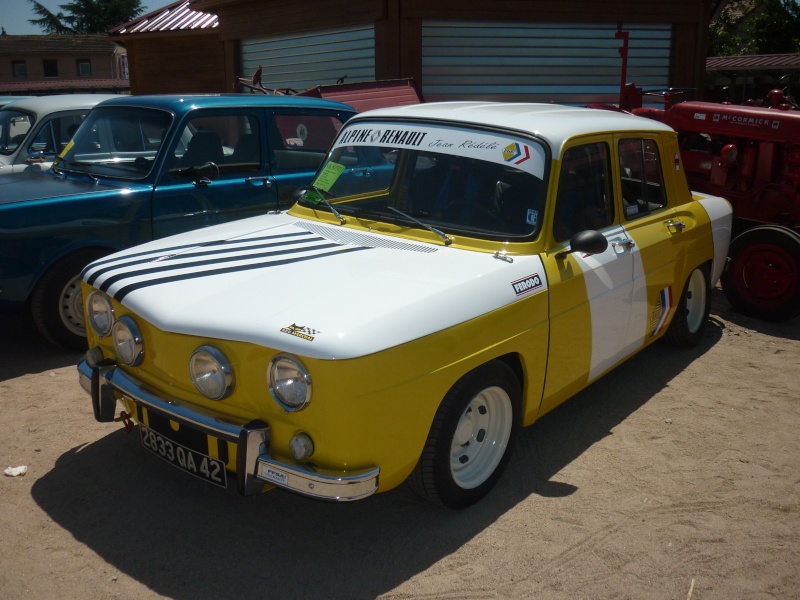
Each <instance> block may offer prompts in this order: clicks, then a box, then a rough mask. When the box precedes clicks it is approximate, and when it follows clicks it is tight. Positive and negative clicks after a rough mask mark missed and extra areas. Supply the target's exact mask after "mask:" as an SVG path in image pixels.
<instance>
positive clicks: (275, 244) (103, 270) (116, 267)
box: [86, 237, 325, 285]
mask: <svg viewBox="0 0 800 600" xmlns="http://www.w3.org/2000/svg"><path fill="white" fill-rule="evenodd" d="M262 239H269V240H272V238H262ZM323 240H325V238H323V237H313V238H304V239H302V240H287V241H283V242H272V241H270V242H268V243H264V244H253V245H250V246H240V247H238V248H224V249H220V248H217V249H216V250H205V251H197V252H185V253H182V254H172V255H166V254H162V256H161V257H156V258H154V257H153V256H152V254H151V253H147V256H146V257H144V258H138V259H134V260H125V261H124V262H115V263H114V264H110V265H108V266H106V267H104V268H100V269H97V271H95V272H94V273H92V275H91V277H89V278H88V279H87V280H86V283H88V284H89V285H94V282H95V281H97V280H98V279H99V278H100V277H102V276H103V275H106V274H107V273H111V272H112V271H116V270H119V269H127V268H129V267H133V266H136V265H146V264H152V263H156V261H158V262H157V264H159V265H163V264H164V260H168V259H171V258H181V259H183V258H196V257H200V256H218V255H220V254H223V253H226V252H241V251H242V250H245V249H246V250H258V249H263V248H280V247H283V246H290V245H292V244H301V243H302V244H308V243H310V242H319V241H323ZM196 247H197V248H204V247H205V246H196ZM305 247H308V246H305ZM314 247H315V246H311V247H310V248H314ZM252 256H258V255H257V254H254V255H252ZM126 258H127V257H126ZM243 258H250V255H247V256H239V257H238V259H243ZM185 266H188V265H185ZM137 273H138V272H137Z"/></svg>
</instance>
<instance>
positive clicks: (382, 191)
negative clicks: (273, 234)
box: [301, 121, 546, 239]
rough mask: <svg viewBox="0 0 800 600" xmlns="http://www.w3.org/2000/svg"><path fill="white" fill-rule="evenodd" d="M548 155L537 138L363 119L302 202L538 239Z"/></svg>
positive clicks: (478, 233) (345, 133) (467, 231)
mask: <svg viewBox="0 0 800 600" xmlns="http://www.w3.org/2000/svg"><path fill="white" fill-rule="evenodd" d="M545 157H546V153H545V149H544V147H543V146H542V144H540V143H539V142H538V141H536V140H535V139H532V138H524V137H521V136H516V135H513V134H509V133H506V132H493V131H487V130H481V129H477V128H476V129H471V128H461V127H449V126H440V125H432V124H427V123H426V124H422V123H420V124H409V123H407V122H403V123H389V122H365V121H360V122H355V123H353V124H351V125H349V126H346V127H345V128H344V129H343V130H342V132H341V134H340V135H339V137H338V138H337V140H336V142H335V143H334V146H333V148H332V150H331V152H330V153H329V155H328V157H327V159H326V161H325V162H324V163H323V166H322V167H321V169H320V171H319V172H318V173H317V176H316V178H315V179H314V181H313V184H312V187H313V189H311V190H309V192H308V193H306V194H305V196H304V197H303V199H302V201H301V202H302V203H303V204H305V205H306V206H308V205H314V206H316V207H320V208H321V209H322V210H325V209H326V208H330V206H332V207H333V209H334V211H336V212H338V213H340V214H341V215H344V216H345V217H346V216H348V215H352V216H354V217H356V218H363V219H374V220H382V221H388V222H395V223H402V224H403V225H407V226H410V227H425V228H431V227H433V228H435V229H437V230H440V231H442V232H445V233H446V232H459V233H462V234H464V235H469V236H472V237H485V238H487V239H508V238H513V237H519V238H525V237H531V236H535V235H537V234H538V232H539V229H540V226H541V220H542V215H543V211H544V200H545V197H546V189H545V183H544V181H545V176H546V174H545V165H546V160H545ZM326 202H327V203H329V206H328V207H326Z"/></svg>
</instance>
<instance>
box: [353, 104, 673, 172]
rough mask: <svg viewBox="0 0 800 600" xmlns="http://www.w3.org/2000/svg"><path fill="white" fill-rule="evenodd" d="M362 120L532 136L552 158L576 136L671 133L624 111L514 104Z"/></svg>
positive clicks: (371, 115)
mask: <svg viewBox="0 0 800 600" xmlns="http://www.w3.org/2000/svg"><path fill="white" fill-rule="evenodd" d="M364 119H412V120H436V121H449V122H450V123H464V124H469V125H481V126H489V127H499V128H502V129H506V130H516V131H520V132H525V133H532V134H535V135H537V136H539V137H541V138H543V139H544V140H545V141H546V142H547V143H548V144H549V146H550V148H551V151H552V153H553V157H554V158H558V157H559V156H560V154H561V148H562V147H563V145H564V143H565V142H566V141H567V140H569V139H570V138H573V137H575V136H580V135H590V134H593V133H600V132H620V133H623V132H630V131H640V132H660V131H672V129H671V128H670V127H669V126H667V125H665V124H663V123H660V122H658V121H654V120H652V119H646V118H644V117H637V116H635V115H632V114H630V113H625V112H619V111H614V110H600V109H595V108H581V107H577V106H565V105H561V104H539V103H517V102H514V103H512V102H430V103H427V104H416V105H410V106H398V107H396V108H381V109H376V110H370V111H366V112H363V113H361V114H360V115H357V116H356V117H354V120H355V121H361V120H364Z"/></svg>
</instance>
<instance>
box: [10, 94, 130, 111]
mask: <svg viewBox="0 0 800 600" xmlns="http://www.w3.org/2000/svg"><path fill="white" fill-rule="evenodd" d="M115 97H118V95H112V94H56V95H53V96H32V97H30V98H23V99H21V100H17V101H16V102H14V103H13V104H9V105H6V106H5V107H3V108H5V109H14V110H23V111H25V112H30V113H34V114H37V115H42V114H48V113H51V112H56V111H61V110H74V109H80V108H92V107H93V106H94V105H95V104H97V103H98V102H102V101H103V100H108V99H110V98H115Z"/></svg>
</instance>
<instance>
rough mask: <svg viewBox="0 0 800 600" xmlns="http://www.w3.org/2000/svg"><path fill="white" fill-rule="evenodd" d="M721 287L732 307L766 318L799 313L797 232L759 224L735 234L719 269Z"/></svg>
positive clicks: (799, 247)
mask: <svg viewBox="0 0 800 600" xmlns="http://www.w3.org/2000/svg"><path fill="white" fill-rule="evenodd" d="M721 282H722V291H723V292H724V293H725V297H726V298H727V299H728V302H730V303H731V306H733V308H734V310H736V311H737V312H739V313H741V314H743V315H747V316H748V317H756V318H758V319H763V320H765V321H773V322H782V321H787V320H789V319H791V318H793V317H796V316H797V315H798V314H800V234H798V233H797V232H796V231H792V230H791V229H787V228H785V227H779V226H775V225H761V226H759V227H753V228H752V229H748V230H747V231H745V232H743V233H741V234H739V235H738V236H736V237H735V238H734V239H733V241H732V242H731V246H730V249H729V250H728V263H727V264H726V266H725V270H724V271H723V272H722V278H721Z"/></svg>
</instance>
